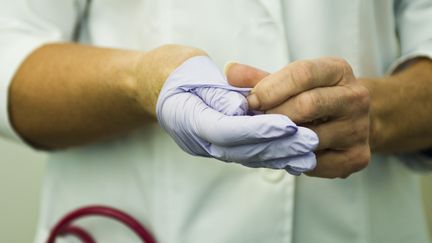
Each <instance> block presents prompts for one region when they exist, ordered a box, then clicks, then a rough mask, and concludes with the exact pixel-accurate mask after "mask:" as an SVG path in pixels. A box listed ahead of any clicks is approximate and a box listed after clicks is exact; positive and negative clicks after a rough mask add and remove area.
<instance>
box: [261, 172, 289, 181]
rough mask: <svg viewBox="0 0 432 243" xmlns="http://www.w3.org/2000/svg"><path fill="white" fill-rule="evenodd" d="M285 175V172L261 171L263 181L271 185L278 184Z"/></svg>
mask: <svg viewBox="0 0 432 243" xmlns="http://www.w3.org/2000/svg"><path fill="white" fill-rule="evenodd" d="M286 173H287V172H286V171H285V170H272V169H262V174H263V178H264V180H266V181H268V182H271V183H277V182H280V181H281V180H282V179H283V178H284V177H285V174H286Z"/></svg>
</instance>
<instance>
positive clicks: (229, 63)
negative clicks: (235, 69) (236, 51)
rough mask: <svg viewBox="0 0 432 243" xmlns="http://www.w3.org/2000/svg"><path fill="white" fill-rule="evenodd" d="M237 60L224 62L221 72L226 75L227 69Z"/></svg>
mask: <svg viewBox="0 0 432 243" xmlns="http://www.w3.org/2000/svg"><path fill="white" fill-rule="evenodd" d="M237 63H238V62H237V61H228V62H227V63H225V66H224V69H223V72H224V74H225V76H226V75H227V72H228V70H229V69H230V68H231V66H232V65H234V64H237Z"/></svg>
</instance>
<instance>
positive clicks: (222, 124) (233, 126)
mask: <svg viewBox="0 0 432 243" xmlns="http://www.w3.org/2000/svg"><path fill="white" fill-rule="evenodd" d="M196 124H197V126H196V127H197V134H198V135H199V136H200V137H201V138H203V139H204V140H206V141H208V142H210V143H212V144H217V145H224V146H227V145H240V144H252V143H258V142H262V141H267V140H271V139H275V138H279V137H284V136H290V135H292V134H294V133H296V131H297V126H296V125H295V124H294V123H293V122H292V121H291V120H290V119H288V118H287V117H286V116H283V115H256V116H225V115H223V114H221V113H219V112H217V111H215V110H213V109H210V108H208V109H205V111H204V112H201V113H200V114H199V115H198V116H197V119H196Z"/></svg>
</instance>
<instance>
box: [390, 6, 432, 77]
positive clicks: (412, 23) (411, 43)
mask: <svg viewBox="0 0 432 243" xmlns="http://www.w3.org/2000/svg"><path fill="white" fill-rule="evenodd" d="M394 11H395V20H396V34H397V36H398V37H399V44H400V57H399V58H398V59H397V60H396V61H394V62H393V64H392V65H391V66H390V68H389V70H388V73H393V72H394V71H395V70H396V69H397V68H398V67H400V66H401V65H403V64H405V63H406V62H407V61H409V60H411V59H413V58H416V57H425V58H429V59H432V25H431V23H432V1H431V0H396V1H395V6H394Z"/></svg>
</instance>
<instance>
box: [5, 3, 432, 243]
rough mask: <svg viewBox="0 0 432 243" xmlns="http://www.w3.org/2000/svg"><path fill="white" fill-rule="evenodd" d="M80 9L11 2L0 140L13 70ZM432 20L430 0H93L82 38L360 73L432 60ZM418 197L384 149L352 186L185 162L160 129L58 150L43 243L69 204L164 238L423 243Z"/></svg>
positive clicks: (104, 233)
mask: <svg viewBox="0 0 432 243" xmlns="http://www.w3.org/2000/svg"><path fill="white" fill-rule="evenodd" d="M395 1H396V0H395ZM84 3H85V2H84V1H80V0H75V1H73V0H70V1H58V0H15V1H6V0H2V3H1V7H0V66H1V69H0V85H1V86H0V88H1V89H0V92H1V93H0V114H1V115H0V119H2V122H0V131H1V133H2V134H3V135H6V136H10V137H14V136H15V135H14V133H13V130H12V129H11V128H10V125H9V122H8V119H7V112H6V104H7V102H6V100H7V87H8V84H9V81H10V80H11V77H12V75H13V74H14V72H15V70H16V69H17V68H18V66H19V64H20V63H21V62H22V60H23V59H24V58H25V56H26V55H28V54H29V53H30V52H31V51H32V50H34V48H36V47H37V46H39V45H41V44H42V43H46V42H50V41H58V40H70V39H71V38H72V33H73V31H74V28H75V25H76V22H77V20H78V19H80V18H81V15H82V9H83V6H84ZM431 22H432V3H431V1H430V0H404V1H396V2H394V1H392V0H379V1H374V0H352V1H345V0H338V1H336V0H334V1H330V0H322V1H318V0H316V1H314V0H291V1H288V0H286V1H279V0H234V1H233V0H217V1H208V0H207V1H205V0H93V1H92V5H91V8H90V11H89V16H88V19H87V21H85V22H84V23H83V24H82V28H81V30H80V33H81V35H80V41H81V42H87V43H92V44H94V45H98V46H108V47H118V48H128V49H137V50H150V49H152V48H155V47H157V46H159V45H161V44H165V43H177V44H186V45H190V46H194V47H198V48H202V49H204V50H206V51H207V52H208V53H209V54H210V56H211V57H212V58H213V60H214V61H215V62H216V63H218V64H219V65H220V66H221V67H222V65H223V64H224V63H225V62H226V61H229V60H237V61H240V62H244V63H247V64H251V65H255V66H258V67H260V68H263V69H265V70H268V71H275V70H277V69H279V68H281V67H283V66H284V65H286V64H287V63H289V62H290V61H293V60H296V59H304V58H313V57H319V56H328V55H331V56H340V57H343V58H346V59H347V60H348V61H349V62H350V63H351V65H352V66H353V69H354V71H355V73H356V75H358V76H382V75H383V74H384V73H385V72H386V71H388V70H392V68H394V67H395V66H397V65H398V64H399V63H401V62H403V61H404V60H406V59H408V58H411V57H414V56H419V55H422V56H426V57H431V56H432V28H431V24H430V23H431ZM395 30H397V33H398V34H396V31H395ZM398 36H399V37H398ZM420 195H421V194H420V191H419V181H418V178H417V176H416V175H415V173H413V172H412V171H410V170H409V169H407V168H406V167H405V166H404V165H403V164H402V163H401V160H400V159H399V158H398V157H396V156H377V155H375V156H374V157H373V160H372V163H371V165H370V166H369V167H368V168H367V169H366V170H364V171H363V172H360V173H357V174H355V175H353V176H351V177H350V178H348V179H346V180H323V179H315V178H310V177H305V176H301V177H299V178H295V177H293V176H290V175H288V174H286V173H285V172H283V171H273V170H267V169H249V168H245V167H242V166H240V165H236V164H226V163H224V162H220V161H217V160H213V159H206V158H198V157H192V156H189V155H187V154H186V153H184V152H183V151H181V150H180V149H179V148H178V147H177V146H176V144H175V143H174V142H173V141H172V139H171V138H170V137H169V136H168V135H167V134H165V133H164V132H163V131H162V130H161V129H160V128H159V126H158V124H156V123H155V124H152V125H149V126H147V128H144V129H141V130H138V131H135V132H133V133H131V134H128V135H125V136H123V137H121V138H118V139H116V140H113V141H110V142H104V143H100V144H96V145H92V146H86V147H81V148H75V149H69V150H66V151H61V152H55V153H52V154H51V156H50V159H49V161H48V164H47V171H46V177H45V182H44V193H43V201H42V202H43V203H42V208H41V211H40V221H39V226H38V231H37V236H36V240H35V242H36V243H42V242H44V240H45V239H46V237H47V234H48V231H49V229H50V227H52V226H53V224H54V223H55V222H57V221H58V220H59V218H60V217H61V216H63V215H64V214H65V213H67V212H68V211H70V210H72V209H74V208H77V207H80V206H83V205H88V204H104V205H109V206H113V207H117V208H120V209H122V210H124V211H126V212H128V213H130V214H132V215H134V216H135V217H137V218H138V219H139V220H140V221H141V222H143V223H144V224H145V225H147V226H148V227H149V228H150V229H151V230H152V231H153V232H154V234H155V235H156V238H157V239H158V240H159V242H162V243H176V242H184V243H198V242H205V243H246V242H247V243H251V242H256V243H263V242H266V243H282V242H283V243H290V242H293V243H310V242H321V243H339V242H340V243H345V242H352V243H365V242H377V243H386V242H388V243H397V242H401V243H402V242H403V243H406V242H416V243H426V242H428V239H427V230H426V227H425V219H424V215H423V211H422V205H421V198H420ZM79 224H80V225H82V226H83V227H85V228H87V229H89V230H90V231H91V232H92V233H93V234H94V235H95V236H96V238H97V239H98V240H99V242H106V243H110V242H124V243H129V242H139V241H138V239H137V238H135V237H134V236H133V235H132V233H130V232H129V231H128V230H127V229H125V228H122V227H121V226H120V225H118V224H116V223H113V222H112V221H109V220H101V219H100V218H93V219H89V220H84V221H80V222H79ZM58 242H75V241H73V239H72V238H68V239H64V240H63V241H58Z"/></svg>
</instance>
